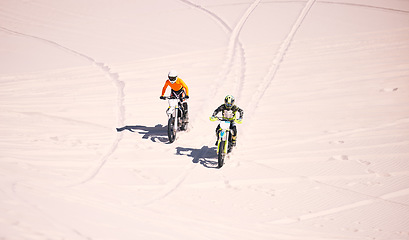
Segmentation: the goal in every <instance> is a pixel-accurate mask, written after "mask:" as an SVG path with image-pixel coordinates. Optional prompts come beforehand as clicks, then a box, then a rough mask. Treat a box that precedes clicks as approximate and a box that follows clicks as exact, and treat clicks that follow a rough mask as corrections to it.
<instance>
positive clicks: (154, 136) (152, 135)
mask: <svg viewBox="0 0 409 240" xmlns="http://www.w3.org/2000/svg"><path fill="white" fill-rule="evenodd" d="M167 129H168V128H167V126H162V124H157V125H156V126H154V127H147V126H142V125H135V126H124V127H121V128H117V129H116V131H117V132H122V131H124V130H128V131H130V132H137V133H139V134H141V135H143V136H142V138H143V139H150V140H151V141H152V142H157V141H159V142H163V143H165V142H168V135H167Z"/></svg>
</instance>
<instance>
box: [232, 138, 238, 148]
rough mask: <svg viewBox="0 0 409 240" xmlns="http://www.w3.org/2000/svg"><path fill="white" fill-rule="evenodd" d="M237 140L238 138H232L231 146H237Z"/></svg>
mask: <svg viewBox="0 0 409 240" xmlns="http://www.w3.org/2000/svg"><path fill="white" fill-rule="evenodd" d="M236 138H237V136H231V144H232V146H233V147H235V146H236Z"/></svg>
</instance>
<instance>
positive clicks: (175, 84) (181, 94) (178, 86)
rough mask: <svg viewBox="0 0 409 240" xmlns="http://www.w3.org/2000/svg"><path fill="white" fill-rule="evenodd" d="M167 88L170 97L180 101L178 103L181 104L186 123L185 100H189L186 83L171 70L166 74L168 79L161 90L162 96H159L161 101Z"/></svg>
mask: <svg viewBox="0 0 409 240" xmlns="http://www.w3.org/2000/svg"><path fill="white" fill-rule="evenodd" d="M168 86H169V87H170V88H171V93H170V96H171V97H176V98H179V99H180V102H183V113H184V115H185V120H186V121H187V118H188V111H187V110H188V108H187V102H185V99H188V98H189V88H188V87H187V85H186V83H185V82H184V81H183V80H182V79H181V78H179V77H178V74H177V72H176V71H175V70H171V71H170V72H169V74H168V79H167V80H166V82H165V85H164V86H163V88H162V94H161V96H160V98H161V99H164V96H163V95H164V94H165V92H166V89H167V88H168Z"/></svg>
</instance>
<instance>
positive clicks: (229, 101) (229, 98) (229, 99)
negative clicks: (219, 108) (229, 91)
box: [224, 95, 234, 109]
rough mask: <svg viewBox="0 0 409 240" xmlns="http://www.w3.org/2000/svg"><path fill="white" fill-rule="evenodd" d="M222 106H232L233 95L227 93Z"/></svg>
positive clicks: (228, 107)
mask: <svg viewBox="0 0 409 240" xmlns="http://www.w3.org/2000/svg"><path fill="white" fill-rule="evenodd" d="M224 106H226V108H227V109H231V108H232V107H233V106H234V97H233V96H232V95H227V96H226V97H225V98H224Z"/></svg>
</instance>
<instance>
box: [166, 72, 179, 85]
mask: <svg viewBox="0 0 409 240" xmlns="http://www.w3.org/2000/svg"><path fill="white" fill-rule="evenodd" d="M168 78H169V81H170V82H171V83H175V82H176V79H177V78H178V73H177V72H176V71H175V70H170V72H169V74H168Z"/></svg>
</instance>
